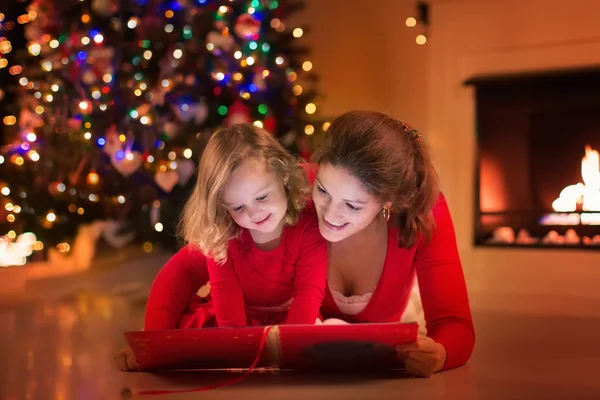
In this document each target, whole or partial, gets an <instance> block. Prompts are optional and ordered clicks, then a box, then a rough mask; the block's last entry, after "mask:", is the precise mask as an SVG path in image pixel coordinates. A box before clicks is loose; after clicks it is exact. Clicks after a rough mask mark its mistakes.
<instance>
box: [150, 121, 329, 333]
mask: <svg viewBox="0 0 600 400" xmlns="http://www.w3.org/2000/svg"><path fill="white" fill-rule="evenodd" d="M309 191H310V189H309V186H308V182H307V180H306V177H305V174H304V172H303V170H302V168H301V167H300V166H299V165H298V163H297V161H296V160H295V158H294V157H293V156H292V155H290V154H289V153H287V152H286V151H285V149H284V148H283V147H282V146H281V145H280V144H279V143H278V142H277V140H275V139H274V138H273V137H272V136H271V135H270V134H269V133H268V132H266V131H264V130H262V129H260V128H257V127H255V126H253V125H245V124H240V125H233V126H232V127H230V128H226V129H223V130H221V131H219V132H217V133H216V134H215V135H213V137H212V138H211V139H210V141H209V143H208V145H207V147H206V149H205V151H204V154H203V155H202V158H201V160H200V166H199V176H198V180H197V183H196V187H195V189H194V191H193V193H192V195H191V197H190V199H189V201H188V203H187V204H186V206H185V209H184V213H183V218H182V233H183V236H184V238H185V240H186V241H187V242H188V243H189V244H188V245H187V246H186V247H185V248H183V249H182V250H181V251H179V252H178V253H177V254H176V255H175V256H173V257H172V258H171V260H169V262H168V263H167V264H166V265H165V266H164V268H163V269H162V270H161V271H160V272H159V274H158V276H157V277H156V279H155V281H154V284H153V286H152V290H151V292H150V296H149V299H148V304H147V309H146V317H145V329H147V330H149V329H174V328H200V327H203V326H211V325H212V326H214V325H215V321H214V319H213V318H212V317H213V315H214V316H215V317H216V325H217V326H219V327H223V326H245V325H269V324H274V323H291V324H314V323H315V320H316V319H317V316H318V312H319V307H320V305H321V301H322V299H323V296H324V289H325V280H326V273H327V272H326V271H327V249H326V244H325V241H324V239H323V238H322V236H321V234H320V233H319V228H318V222H317V218H316V214H315V213H314V211H313V210H312V209H308V208H307V209H305V208H304V206H305V204H306V199H307V196H308V193H309ZM204 271H208V275H209V280H210V285H211V298H212V301H202V300H201V299H200V298H199V297H198V296H197V295H196V292H197V291H198V289H199V288H200V287H201V286H202V285H203V284H204V283H205V282H206V276H205V275H206V274H205V272H204ZM213 313H214V314H213Z"/></svg>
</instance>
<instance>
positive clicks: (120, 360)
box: [113, 347, 140, 371]
mask: <svg viewBox="0 0 600 400" xmlns="http://www.w3.org/2000/svg"><path fill="white" fill-rule="evenodd" d="M113 358H114V359H115V363H116V364H117V367H118V368H119V369H120V370H121V371H140V364H138V362H137V360H136V359H135V354H133V351H132V350H131V348H129V347H126V348H124V349H123V350H121V351H119V352H118V353H117V354H115V355H114V356H113Z"/></svg>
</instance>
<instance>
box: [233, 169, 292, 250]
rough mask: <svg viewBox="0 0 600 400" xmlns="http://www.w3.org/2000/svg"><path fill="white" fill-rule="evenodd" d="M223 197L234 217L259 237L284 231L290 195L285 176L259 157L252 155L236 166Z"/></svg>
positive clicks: (243, 226)
mask: <svg viewBox="0 0 600 400" xmlns="http://www.w3.org/2000/svg"><path fill="white" fill-rule="evenodd" d="M221 201H222V202H223V204H224V206H225V207H226V208H227V211H228V212H229V215H231V218H233V221H234V222H235V223H236V224H238V225H239V226H241V227H242V228H246V229H248V230H249V231H250V233H251V234H252V237H253V238H254V239H255V241H257V237H263V238H264V240H271V239H274V238H273V237H271V235H276V236H277V235H279V234H281V230H282V228H283V223H284V221H283V218H284V216H285V213H286V211H287V196H286V193H285V188H284V186H283V182H282V181H281V179H280V178H279V177H278V176H276V175H275V174H273V173H272V172H271V171H269V170H268V169H267V168H265V166H264V165H263V163H261V162H260V161H258V160H256V159H248V160H246V161H244V162H243V163H242V165H240V167H239V168H238V169H237V170H235V171H234V172H233V173H232V174H231V177H230V179H229V181H228V182H227V183H226V184H225V186H224V187H223V193H222V196H221Z"/></svg>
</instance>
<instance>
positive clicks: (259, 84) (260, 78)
mask: <svg viewBox="0 0 600 400" xmlns="http://www.w3.org/2000/svg"><path fill="white" fill-rule="evenodd" d="M263 71H264V70H260V69H257V70H256V71H255V72H254V77H253V78H252V83H253V84H254V86H256V89H257V90H258V91H260V92H262V91H263V90H265V89H266V88H267V83H266V82H265V76H264V75H263Z"/></svg>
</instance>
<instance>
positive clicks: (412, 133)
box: [396, 119, 422, 140]
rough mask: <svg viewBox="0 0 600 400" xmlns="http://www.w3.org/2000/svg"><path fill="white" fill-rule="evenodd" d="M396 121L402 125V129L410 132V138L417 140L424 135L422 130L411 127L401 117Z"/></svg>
mask: <svg viewBox="0 0 600 400" xmlns="http://www.w3.org/2000/svg"><path fill="white" fill-rule="evenodd" d="M396 121H397V122H398V123H399V124H400V125H402V130H403V131H404V132H406V133H407V134H408V138H409V139H410V140H415V139H418V138H420V137H421V136H422V135H421V132H419V131H418V130H416V129H413V128H411V127H410V126H409V125H408V124H407V123H406V122H404V121H402V120H400V119H397V120H396Z"/></svg>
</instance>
